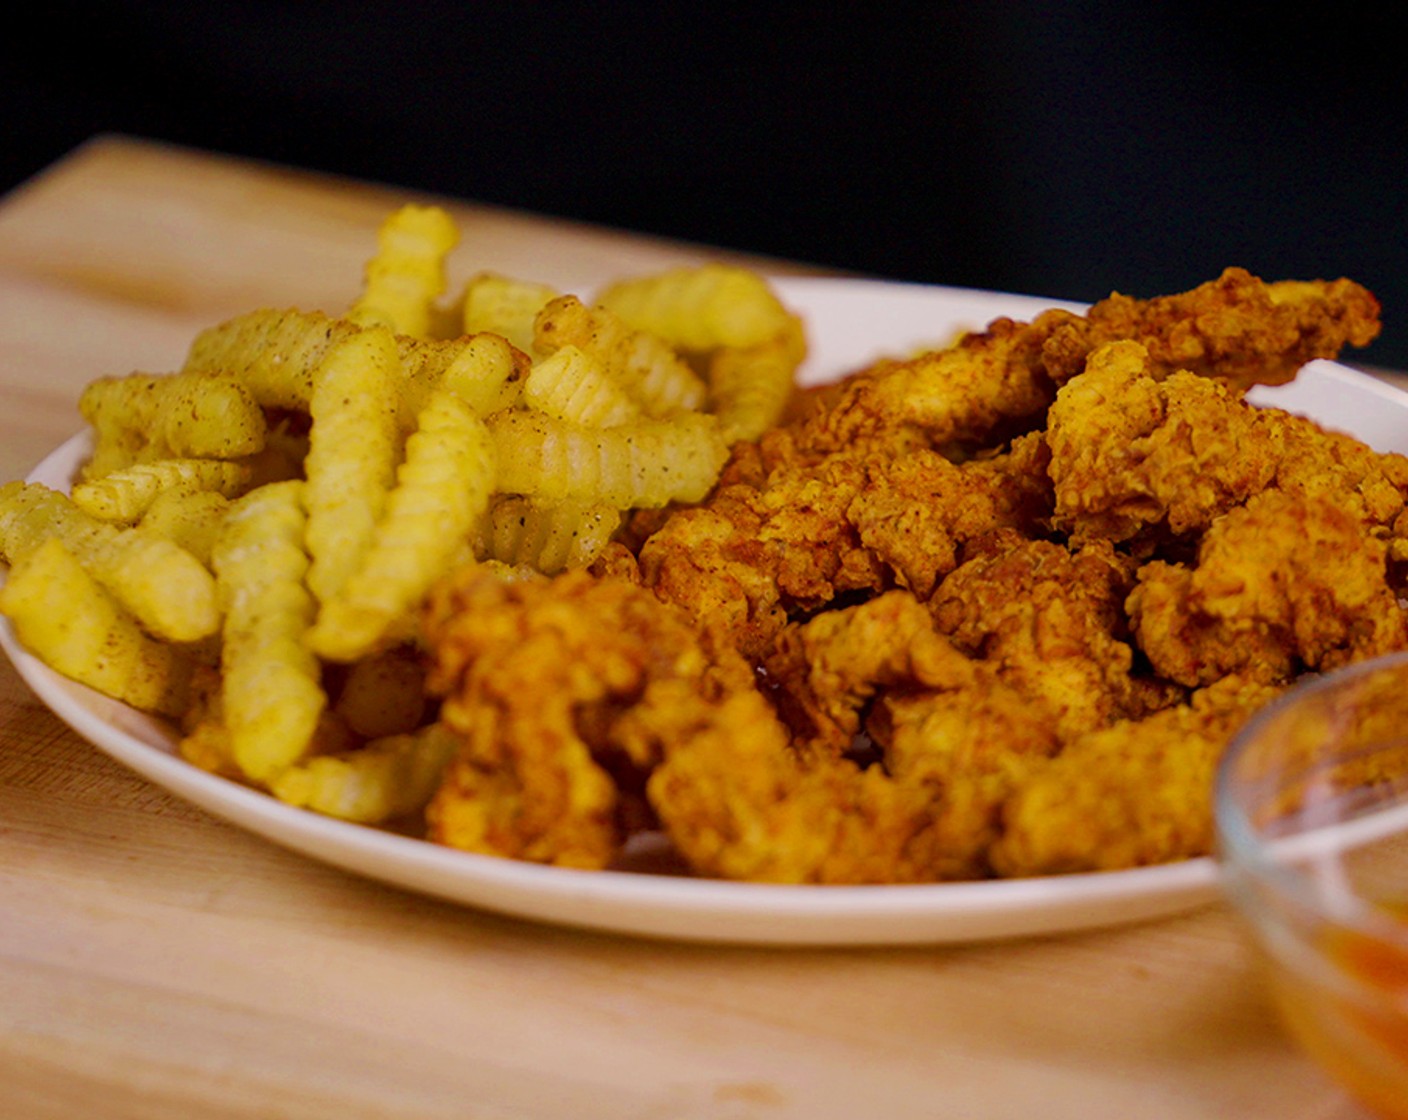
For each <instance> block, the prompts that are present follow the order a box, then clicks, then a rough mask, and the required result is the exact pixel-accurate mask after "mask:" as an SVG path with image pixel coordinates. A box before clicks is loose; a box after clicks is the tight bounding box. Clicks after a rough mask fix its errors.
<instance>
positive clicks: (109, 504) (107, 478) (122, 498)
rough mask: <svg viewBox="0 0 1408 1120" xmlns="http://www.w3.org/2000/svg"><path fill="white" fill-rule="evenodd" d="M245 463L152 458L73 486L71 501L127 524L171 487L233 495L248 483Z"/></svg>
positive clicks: (86, 510)
mask: <svg viewBox="0 0 1408 1120" xmlns="http://www.w3.org/2000/svg"><path fill="white" fill-rule="evenodd" d="M252 475H253V470H252V468H251V467H250V466H249V464H248V463H242V462H232V461H230V460H228V459H154V460H152V461H151V462H148V463H138V464H136V465H134V466H131V467H128V468H126V469H125V470H119V471H114V472H113V473H111V474H106V475H104V476H103V477H101V478H97V479H94V480H92V481H90V482H79V483H77V484H76V485H75V486H74V488H73V495H72V497H73V504H74V505H76V506H77V507H78V508H79V509H81V510H82V511H83V512H84V513H86V514H89V515H90V516H92V517H96V518H98V519H99V520H102V521H111V522H114V523H119V524H130V523H132V522H134V521H139V520H141V519H142V517H143V515H144V514H145V513H146V512H147V510H148V509H150V508H151V505H152V503H153V502H155V501H156V500H157V498H159V497H160V496H161V495H162V494H165V493H169V492H171V491H173V490H184V491H187V492H191V491H199V490H204V491H212V492H214V493H217V494H220V495H222V496H224V497H226V498H235V497H238V496H239V495H240V493H241V492H243V490H244V488H245V487H246V486H247V485H248V484H249V481H250V478H251V477H252Z"/></svg>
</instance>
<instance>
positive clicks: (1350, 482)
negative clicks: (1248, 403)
mask: <svg viewBox="0 0 1408 1120" xmlns="http://www.w3.org/2000/svg"><path fill="white" fill-rule="evenodd" d="M1257 416H1258V419H1259V420H1260V422H1261V423H1262V425H1263V426H1264V427H1265V428H1266V429H1267V430H1268V431H1269V432H1270V433H1271V437H1272V440H1273V442H1274V444H1275V448H1276V477H1275V480H1274V483H1273V485H1274V486H1275V487H1276V488H1277V489H1278V490H1285V491H1288V492H1291V493H1296V494H1304V495H1307V496H1313V497H1322V498H1327V499H1329V500H1331V501H1333V502H1334V503H1335V504H1336V505H1338V506H1339V507H1340V508H1341V509H1343V510H1344V511H1346V512H1347V513H1351V514H1353V515H1354V516H1355V517H1357V518H1358V519H1359V520H1360V521H1361V522H1363V524H1364V526H1365V527H1366V528H1367V529H1369V530H1371V531H1377V530H1381V529H1387V528H1388V527H1390V526H1392V525H1393V523H1394V522H1395V521H1396V520H1397V518H1398V517H1399V516H1401V515H1402V513H1403V511H1404V508H1405V502H1408V456H1405V455H1401V454H1397V453H1392V452H1390V453H1382V452H1378V451H1375V450H1374V449H1373V448H1371V447H1369V446H1368V445H1367V444H1365V443H1363V442H1361V441H1360V440H1357V439H1355V438H1354V437H1353V436H1349V435H1345V434H1344V433H1342V432H1335V431H1328V430H1326V429H1325V428H1322V427H1321V426H1320V425H1319V424H1316V423H1315V422H1314V421H1312V420H1308V419H1306V418H1305V417H1303V416H1293V415H1292V414H1290V413H1289V412H1283V411H1281V410H1280V409H1275V408H1263V409H1260V410H1259V411H1258V413H1257Z"/></svg>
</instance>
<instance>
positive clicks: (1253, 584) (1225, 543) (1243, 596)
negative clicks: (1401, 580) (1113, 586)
mask: <svg viewBox="0 0 1408 1120" xmlns="http://www.w3.org/2000/svg"><path fill="white" fill-rule="evenodd" d="M1387 551H1388V546H1387V544H1386V542H1385V541H1384V540H1382V539H1381V538H1379V537H1375V536H1372V535H1370V534H1367V533H1366V532H1365V530H1364V526H1363V524H1362V523H1361V522H1360V521H1359V520H1358V519H1357V518H1356V517H1355V516H1354V514H1353V513H1351V512H1349V511H1347V510H1345V509H1344V508H1343V507H1342V506H1341V505H1339V504H1338V503H1337V502H1335V501H1332V500H1330V499H1327V498H1323V497H1319V496H1315V495H1305V494H1295V493H1290V492H1287V491H1282V490H1267V491H1265V492H1264V493H1261V494H1258V495H1256V496H1255V497H1253V498H1251V499H1250V500H1249V501H1248V502H1247V503H1246V505H1245V506H1242V507H1240V508H1238V509H1235V510H1232V511H1230V512H1229V513H1227V514H1226V515H1225V516H1223V517H1222V518H1220V519H1219V520H1218V521H1217V522H1215V523H1214V524H1213V526H1212V528H1211V529H1209V530H1208V532H1207V534H1206V535H1205V536H1204V537H1203V539H1202V541H1201V543H1200V545H1199V548H1198V554H1197V562H1196V564H1195V565H1193V566H1191V567H1190V566H1187V565H1183V564H1177V563H1169V562H1166V561H1162V560H1155V561H1152V562H1150V563H1148V564H1146V565H1145V566H1144V567H1143V568H1141V569H1140V571H1139V573H1138V585H1137V587H1136V588H1135V590H1134V591H1133V592H1132V593H1131V595H1130V598H1129V604H1128V606H1129V613H1130V617H1131V620H1132V624H1133V626H1134V629H1135V633H1136V634H1137V637H1138V642H1139V645H1140V647H1141V648H1142V649H1143V650H1144V652H1145V653H1146V654H1147V655H1148V657H1149V660H1150V661H1151V663H1152V664H1153V666H1154V668H1155V670H1156V671H1157V672H1159V673H1160V674H1162V675H1163V676H1165V677H1167V678H1168V679H1170V680H1173V681H1177V682H1179V683H1181V684H1185V685H1189V686H1198V685H1206V684H1210V683H1213V682H1215V681H1217V680H1218V679H1220V678H1222V677H1224V676H1229V675H1238V676H1243V677H1247V678H1249V679H1253V680H1259V681H1267V682H1275V681H1284V680H1287V679H1289V678H1290V677H1291V676H1293V675H1294V674H1296V673H1298V672H1301V671H1303V670H1306V669H1310V670H1327V669H1334V668H1337V667H1339V666H1341V665H1345V664H1347V663H1349V662H1350V661H1354V660H1359V659H1360V658H1364V657H1371V656H1374V655H1376V654H1380V653H1388V652H1390V651H1391V650H1395V649H1401V648H1403V646H1404V645H1405V643H1408V614H1405V612H1404V610H1403V608H1401V607H1400V606H1399V603H1398V598H1397V596H1396V595H1395V593H1394V591H1393V590H1392V588H1391V587H1390V585H1389V582H1388V575H1387Z"/></svg>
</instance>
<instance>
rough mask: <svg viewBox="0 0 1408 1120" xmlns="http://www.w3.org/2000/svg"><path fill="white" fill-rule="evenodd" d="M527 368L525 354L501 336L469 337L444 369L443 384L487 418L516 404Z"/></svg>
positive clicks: (480, 335) (484, 334) (479, 335)
mask: <svg viewBox="0 0 1408 1120" xmlns="http://www.w3.org/2000/svg"><path fill="white" fill-rule="evenodd" d="M528 368H529V358H528V355H527V354H525V353H523V351H521V350H518V349H516V348H515V347H514V346H513V345H512V343H510V342H509V340H508V339H506V338H504V337H502V336H501V335H497V334H492V333H488V332H486V333H483V334H476V335H471V336H470V337H468V338H466V339H464V340H463V345H462V347H461V349H460V352H459V354H458V355H456V357H455V359H454V360H453V361H452V362H451V363H450V364H449V365H448V366H447V367H446V368H445V373H444V375H443V379H442V384H443V385H444V387H445V388H446V389H449V390H450V391H451V392H452V393H454V394H455V396H457V397H459V398H460V400H462V401H464V402H465V403H466V404H467V405H469V407H470V408H472V409H473V410H474V411H475V414H476V415H479V416H488V415H489V414H490V413H493V412H498V411H499V410H500V409H503V408H512V407H513V406H514V405H515V404H517V403H518V401H519V397H520V395H521V392H522V381H523V378H524V377H525V376H526V375H527V372H528Z"/></svg>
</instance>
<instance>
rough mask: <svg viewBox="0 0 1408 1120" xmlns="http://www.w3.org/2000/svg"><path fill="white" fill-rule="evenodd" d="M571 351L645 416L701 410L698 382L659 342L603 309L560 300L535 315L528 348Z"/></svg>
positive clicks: (703, 395)
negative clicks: (592, 363)
mask: <svg viewBox="0 0 1408 1120" xmlns="http://www.w3.org/2000/svg"><path fill="white" fill-rule="evenodd" d="M564 346H576V347H578V348H579V349H581V350H584V351H586V352H587V353H588V354H591V355H593V356H594V357H596V358H597V359H599V360H600V361H601V364H602V366H603V367H604V368H605V370H606V373H607V374H608V375H609V376H610V377H611V378H612V379H613V380H615V381H616V382H617V383H618V384H619V385H620V386H621V387H622V388H623V389H624V390H625V391H626V392H627V393H629V394H630V395H631V397H632V398H633V399H634V400H635V401H637V402H638V403H639V404H640V407H641V410H642V411H643V412H645V414H646V415H647V416H651V417H663V416H670V415H672V414H674V413H676V412H690V411H697V410H699V409H701V408H703V407H704V405H705V403H706V399H707V396H708V389H707V387H706V386H705V384H704V382H703V380H702V379H701V378H700V377H699V375H698V374H696V373H695V372H694V370H692V369H691V368H690V367H689V366H688V365H687V364H686V363H685V361H684V360H683V359H682V358H681V357H680V356H679V354H677V353H676V352H675V350H674V348H673V347H672V346H671V345H670V344H669V343H668V342H666V341H665V340H664V339H662V338H660V337H658V336H656V335H654V334H651V333H650V332H648V331H642V330H636V329H635V328H633V327H631V326H630V325H629V324H627V323H626V322H625V321H624V320H622V319H621V318H620V317H618V316H617V315H615V314H614V313H613V312H611V311H609V310H607V309H606V308H603V307H588V306H587V305H586V304H584V303H583V302H582V301H581V300H580V299H578V298H577V297H576V296H570V295H569V296H560V297H558V298H557V299H555V300H553V301H552V302H550V303H549V304H547V305H546V306H545V307H544V308H543V309H542V311H540V312H539V313H538V318H537V320H536V323H535V326H534V348H535V351H536V352H537V353H538V354H539V355H548V354H554V353H556V352H557V351H558V350H560V349H562V348H563V347H564Z"/></svg>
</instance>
